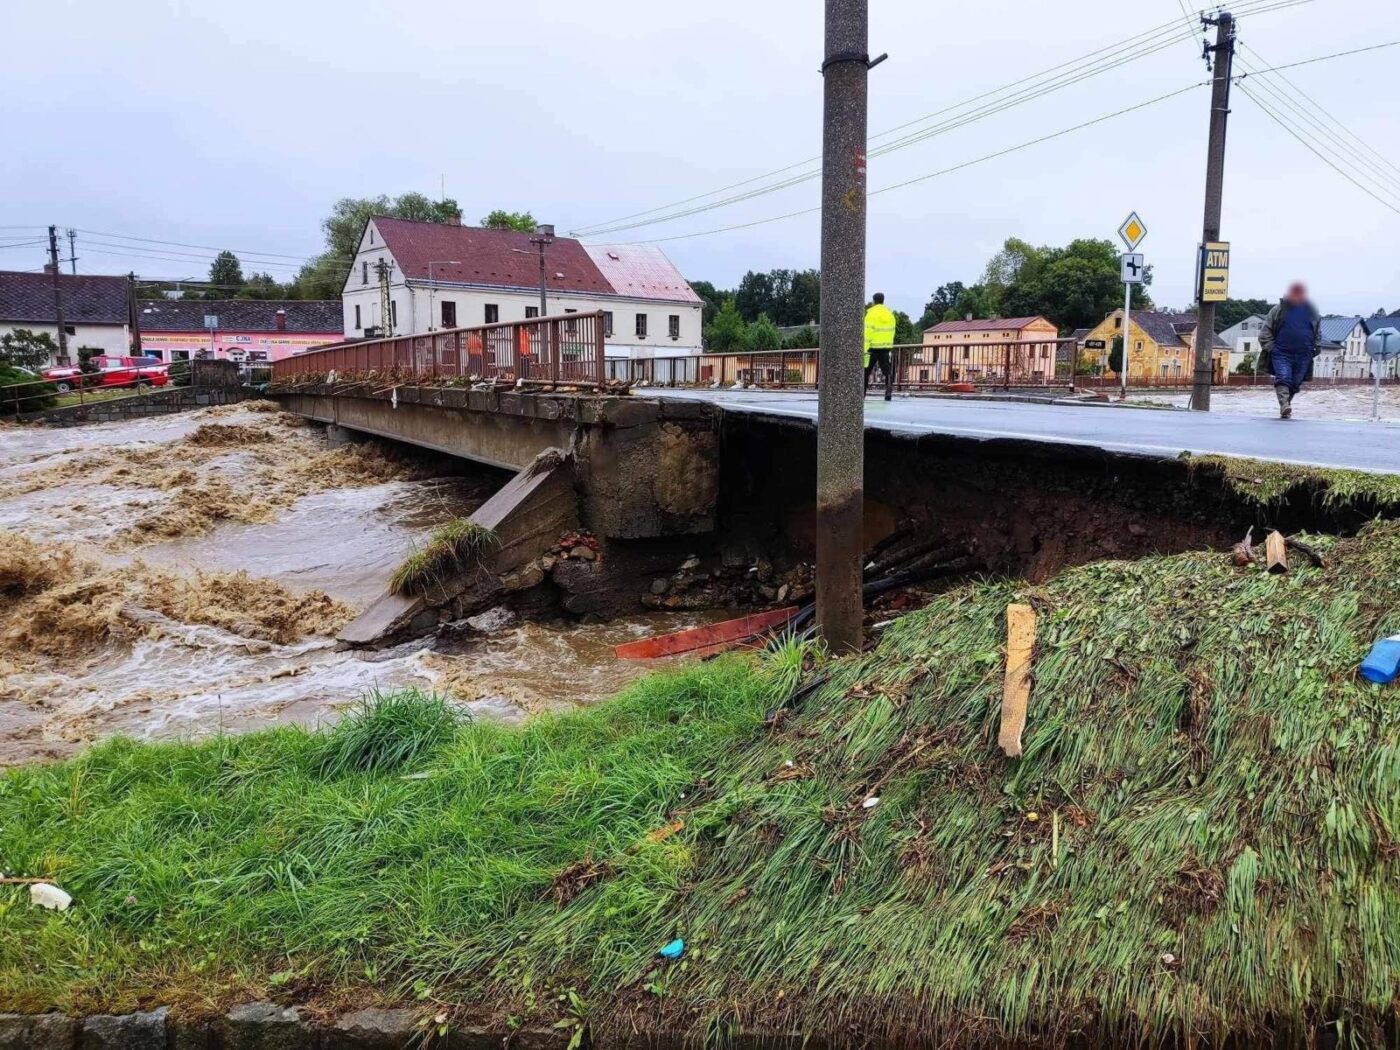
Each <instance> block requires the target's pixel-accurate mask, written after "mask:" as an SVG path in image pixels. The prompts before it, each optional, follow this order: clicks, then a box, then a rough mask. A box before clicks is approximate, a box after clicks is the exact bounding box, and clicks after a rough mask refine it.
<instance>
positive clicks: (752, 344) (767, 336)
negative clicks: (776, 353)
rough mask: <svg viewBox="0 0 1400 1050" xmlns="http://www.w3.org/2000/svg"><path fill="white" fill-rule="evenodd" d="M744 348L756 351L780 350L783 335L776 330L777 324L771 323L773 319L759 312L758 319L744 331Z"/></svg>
mask: <svg viewBox="0 0 1400 1050" xmlns="http://www.w3.org/2000/svg"><path fill="white" fill-rule="evenodd" d="M744 342H745V343H746V344H747V347H746V349H749V350H752V351H754V352H755V353H757V352H758V351H760V350H781V349H782V348H783V336H782V333H781V332H779V331H778V326H777V325H775V324H774V323H773V319H772V318H771V317H769V316H768V315H767V314H759V315H758V320H757V321H755V322H754V323H753V324H751V325H749V330H748V331H747V332H745V333H744Z"/></svg>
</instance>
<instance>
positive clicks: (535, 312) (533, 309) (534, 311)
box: [525, 306, 540, 321]
mask: <svg viewBox="0 0 1400 1050" xmlns="http://www.w3.org/2000/svg"><path fill="white" fill-rule="evenodd" d="M539 315H540V308H539V307H538V306H527V307H525V320H527V321H528V320H530V318H532V317H538V316H539Z"/></svg>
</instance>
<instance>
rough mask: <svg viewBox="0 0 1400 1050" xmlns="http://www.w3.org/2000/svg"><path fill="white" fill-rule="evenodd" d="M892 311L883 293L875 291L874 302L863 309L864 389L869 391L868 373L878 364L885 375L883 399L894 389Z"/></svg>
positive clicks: (893, 327) (893, 326) (888, 396)
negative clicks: (891, 361) (891, 360)
mask: <svg viewBox="0 0 1400 1050" xmlns="http://www.w3.org/2000/svg"><path fill="white" fill-rule="evenodd" d="M894 329H895V319H894V311H892V310H891V309H890V308H889V307H888V306H886V305H885V294H884V293H883V292H876V293H875V302H874V303H873V304H872V305H871V306H870V307H869V309H867V310H866V311H865V390H866V393H869V392H870V373H871V371H873V370H874V368H875V366H876V365H877V364H878V365H879V366H880V374H881V375H883V376H884V377H885V400H886V401H889V400H890V398H891V396H892V394H893V391H894V365H893V364H891V363H890V358H891V357H892V356H893V355H892V354H891V353H890V347H892V346H894Z"/></svg>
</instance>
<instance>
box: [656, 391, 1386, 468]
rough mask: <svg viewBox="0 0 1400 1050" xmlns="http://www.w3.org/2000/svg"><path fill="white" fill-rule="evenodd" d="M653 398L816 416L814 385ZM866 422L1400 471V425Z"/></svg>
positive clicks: (926, 414)
mask: <svg viewBox="0 0 1400 1050" xmlns="http://www.w3.org/2000/svg"><path fill="white" fill-rule="evenodd" d="M645 393H646V396H648V397H661V398H678V399H685V400H692V401H694V400H700V401H705V402H708V403H710V404H714V405H718V406H720V407H721V408H723V409H724V411H725V412H730V413H747V414H753V415H759V416H776V417H783V418H791V419H803V420H810V421H812V422H813V423H815V422H816V418H817V395H816V394H815V393H814V392H812V391H796V390H794V391H783V390H689V389H674V390H673V389H648V390H647V391H646V392H645ZM865 426H866V429H867V430H883V431H888V432H891V433H897V434H931V435H932V434H937V435H947V436H950V437H962V438H971V439H973V440H995V439H1007V440H1013V441H1039V442H1048V443H1050V444H1061V445H1078V446H1081V447H1089V448H1096V449H1101V450H1103V451H1106V452H1123V453H1129V454H1135V455H1146V456H1166V457H1174V456H1178V455H1180V454H1182V453H1183V452H1189V453H1191V454H1193V455H1200V456H1204V455H1221V456H1235V457H1244V458H1248V459H1261V460H1268V461H1271V462H1275V463H1293V464H1299V465H1304V466H1314V467H1332V468H1339V469H1350V470H1362V471H1367V472H1370V473H1375V474H1400V424H1393V423H1367V422H1333V421H1324V420H1315V419H1290V420H1286V421H1285V420H1280V419H1267V418H1260V417H1258V416H1241V415H1227V414H1223V413H1219V412H1212V413H1206V412H1187V411H1182V410H1176V409H1150V408H1133V407H1128V406H1114V405H1068V404H1063V403H1061V404H1031V403H1025V402H1016V401H993V400H961V399H955V398H941V397H908V398H896V399H895V400H894V401H891V402H886V401H884V400H883V399H881V398H878V397H870V398H867V399H866V402H865Z"/></svg>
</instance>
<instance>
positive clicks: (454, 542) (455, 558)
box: [389, 518, 500, 594]
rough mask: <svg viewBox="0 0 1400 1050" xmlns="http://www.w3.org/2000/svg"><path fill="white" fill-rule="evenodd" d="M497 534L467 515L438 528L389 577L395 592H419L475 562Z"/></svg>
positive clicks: (491, 546) (490, 547)
mask: <svg viewBox="0 0 1400 1050" xmlns="http://www.w3.org/2000/svg"><path fill="white" fill-rule="evenodd" d="M499 542H500V541H499V539H498V538H497V536H496V533H495V532H493V531H492V530H491V529H488V528H486V527H485V526H482V525H478V524H477V523H476V522H474V521H472V520H471V519H470V518H457V519H455V520H454V521H450V522H448V523H447V524H446V525H443V526H442V527H440V528H439V529H437V530H436V531H435V532H434V533H433V534H432V536H430V537H429V538H428V542H427V543H425V544H424V545H423V546H422V547H420V548H419V549H418V550H415V551H414V552H413V553H412V554H410V555H409V556H408V557H407V558H405V559H404V561H403V564H401V565H400V566H399V567H398V568H397V569H395V570H394V574H393V576H392V577H390V580H389V586H390V587H391V588H392V589H393V591H394V593H395V594H422V593H424V592H425V591H427V590H428V589H429V588H431V587H434V586H440V585H441V584H442V583H443V582H445V581H446V580H447V579H448V578H450V577H451V576H453V575H455V574H456V573H459V572H463V571H465V570H466V569H469V568H471V567H472V566H474V565H476V564H478V563H479V562H480V561H481V560H482V558H484V557H485V556H486V555H487V554H489V553H490V552H491V551H492V550H494V549H495V548H496V546H497V545H498V544H499Z"/></svg>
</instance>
